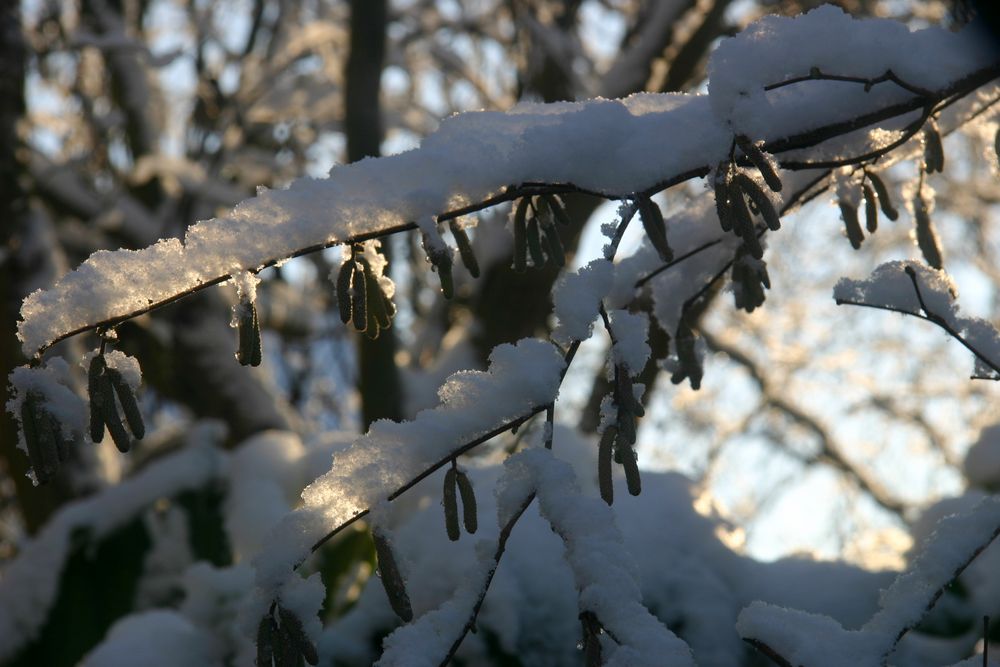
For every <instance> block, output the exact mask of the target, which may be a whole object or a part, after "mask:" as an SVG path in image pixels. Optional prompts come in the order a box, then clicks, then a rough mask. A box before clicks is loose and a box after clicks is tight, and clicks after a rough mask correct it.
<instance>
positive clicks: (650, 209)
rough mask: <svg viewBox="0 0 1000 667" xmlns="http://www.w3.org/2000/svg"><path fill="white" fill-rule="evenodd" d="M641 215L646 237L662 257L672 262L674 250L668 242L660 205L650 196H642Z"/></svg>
mask: <svg viewBox="0 0 1000 667" xmlns="http://www.w3.org/2000/svg"><path fill="white" fill-rule="evenodd" d="M639 215H640V216H642V228H643V229H644V230H645V231H646V237H647V238H649V242H650V243H651V244H652V246H653V247H654V248H655V249H656V252H657V254H659V255H660V259H662V260H663V261H664V262H672V261H673V259H674V252H673V250H671V248H670V243H668V242H667V224H666V222H664V220H663V213H662V212H661V211H660V207H659V206H657V204H656V202H654V201H653V200H652V199H650V198H649V197H640V198H639Z"/></svg>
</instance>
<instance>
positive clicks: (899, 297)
mask: <svg viewBox="0 0 1000 667" xmlns="http://www.w3.org/2000/svg"><path fill="white" fill-rule="evenodd" d="M908 271H912V272H913V274H914V276H915V278H916V280H917V284H918V285H919V287H920V296H921V297H923V300H924V303H925V304H926V306H927V308H928V309H929V310H930V315H933V316H936V317H940V318H941V319H942V320H943V321H944V322H945V323H946V324H948V326H950V327H951V328H952V330H954V331H955V332H956V333H957V334H958V335H960V336H962V338H963V339H964V340H965V341H966V342H968V343H969V345H970V346H971V347H972V348H973V349H975V350H976V352H977V353H978V354H977V355H976V367H975V373H976V374H977V375H980V376H983V377H997V372H996V371H995V370H994V369H993V368H992V367H991V366H990V363H992V364H994V365H1000V332H998V331H997V329H996V328H995V327H994V326H993V325H992V324H991V323H990V322H988V321H986V320H984V319H982V318H978V317H964V316H962V315H961V313H960V310H959V307H958V304H957V302H956V299H957V298H958V291H957V289H956V288H955V284H954V282H952V280H951V278H950V277H949V276H948V275H947V274H946V273H945V272H943V271H939V270H936V269H932V268H931V267H929V266H926V265H925V264H921V263H920V262H913V261H893V262H886V263H884V264H881V265H879V266H878V268H876V269H875V270H874V271H873V272H872V274H871V276H870V277H869V278H867V279H864V280H854V279H850V278H841V279H840V281H838V282H837V284H836V286H835V287H834V289H833V296H834V298H835V299H836V300H837V302H838V303H847V304H868V305H872V306H878V307H883V308H888V309H891V310H898V311H900V312H904V313H909V314H912V315H922V314H924V313H923V311H922V309H921V307H920V300H919V298H918V297H917V291H916V289H914V286H913V279H911V277H910V275H909V273H908ZM980 355H982V357H980ZM987 360H988V362H990V363H987Z"/></svg>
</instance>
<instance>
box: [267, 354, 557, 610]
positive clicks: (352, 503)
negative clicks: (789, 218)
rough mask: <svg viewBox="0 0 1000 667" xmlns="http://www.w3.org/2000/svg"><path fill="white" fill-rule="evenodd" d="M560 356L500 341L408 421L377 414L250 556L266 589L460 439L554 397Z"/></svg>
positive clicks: (469, 438) (481, 432) (474, 435)
mask: <svg viewBox="0 0 1000 667" xmlns="http://www.w3.org/2000/svg"><path fill="white" fill-rule="evenodd" d="M564 367H565V363H564V361H563V358H562V355H561V354H559V351H558V350H557V349H556V347H555V346H554V345H552V344H551V343H545V342H542V341H538V340H534V339H525V340H522V341H520V342H519V343H517V345H500V346H497V347H496V348H494V350H493V353H492V354H491V355H490V366H489V369H488V370H487V371H485V372H483V371H461V372H459V373H455V374H453V375H452V376H451V377H450V378H449V379H448V380H447V381H446V382H445V383H444V384H443V385H442V386H441V388H440V389H439V390H438V396H439V398H440V399H441V405H440V406H438V407H436V408H433V409H429V410H424V411H422V412H420V413H418V414H417V416H416V418H415V419H413V420H412V421H407V422H401V423H397V422H393V421H389V420H381V421H378V422H376V423H375V424H373V425H372V427H371V429H370V430H369V431H368V433H367V434H366V435H364V436H362V437H361V438H359V439H358V440H356V441H355V442H354V444H353V445H351V446H350V447H349V448H347V449H345V450H343V451H341V452H338V453H337V454H336V455H335V456H334V459H333V466H332V468H331V469H330V471H329V472H327V473H326V474H325V475H323V476H321V477H319V478H318V479H317V480H316V481H314V482H313V483H312V484H310V485H309V486H308V487H306V489H305V490H304V491H303V492H302V499H303V501H304V505H303V506H302V507H301V508H300V509H298V510H296V511H295V512H293V513H291V514H289V515H288V516H286V517H285V519H283V520H282V521H281V523H280V524H278V526H276V527H275V529H274V531H272V533H271V535H270V537H269V539H268V540H267V542H268V546H267V547H266V548H265V549H264V550H263V551H262V552H261V553H260V554H258V556H257V557H256V558H255V560H254V565H255V567H256V569H257V583H258V586H260V587H261V589H263V590H264V591H265V592H266V591H267V590H268V589H272V588H275V587H277V586H280V585H281V583H282V582H284V581H285V580H286V579H287V578H288V577H291V576H296V575H294V574H293V567H294V566H295V564H296V563H298V562H299V561H300V560H301V559H302V558H304V557H305V556H306V555H308V553H309V547H310V546H311V545H312V544H313V543H314V542H315V541H316V540H318V539H319V538H321V537H322V536H323V535H324V534H326V533H327V531H329V530H331V529H333V528H335V527H337V526H339V525H341V524H343V523H344V522H346V521H348V520H350V519H352V518H353V517H355V516H356V515H357V514H359V513H360V512H363V511H365V510H367V509H369V508H371V507H372V506H373V505H375V504H376V503H378V502H379V501H382V500H385V499H386V498H387V497H388V496H389V495H390V494H392V492H394V491H395V490H397V489H399V488H400V487H402V486H403V485H404V484H406V483H407V482H408V481H410V480H412V479H413V478H414V477H416V476H417V475H418V474H419V473H421V472H422V471H424V470H426V469H427V468H428V467H430V466H431V465H433V464H434V463H436V462H438V461H440V460H441V459H443V458H445V457H447V456H448V454H449V453H451V452H454V451H455V450H457V449H458V448H459V447H461V446H462V445H464V444H466V443H468V442H470V441H472V440H474V439H476V438H478V437H480V436H483V435H485V434H486V433H489V432H490V431H492V430H494V429H496V428H497V427H499V426H502V425H503V424H505V423H508V422H510V421H512V420H514V419H516V418H518V417H521V416H524V415H526V414H528V413H529V412H530V411H532V410H535V409H537V408H540V407H542V406H544V405H547V404H548V403H551V402H552V401H553V400H555V397H556V394H557V393H558V391H559V383H560V378H561V373H562V371H563V369H564Z"/></svg>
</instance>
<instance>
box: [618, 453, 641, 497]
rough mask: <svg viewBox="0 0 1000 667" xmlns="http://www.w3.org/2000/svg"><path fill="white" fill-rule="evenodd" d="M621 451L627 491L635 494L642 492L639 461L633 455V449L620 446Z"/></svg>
mask: <svg viewBox="0 0 1000 667" xmlns="http://www.w3.org/2000/svg"><path fill="white" fill-rule="evenodd" d="M622 449H624V451H622V452H621V459H622V468H624V469H625V483H626V485H627V486H628V492H629V493H630V494H632V495H633V496H637V495H639V494H640V493H641V492H642V481H641V480H640V479H639V462H638V461H637V460H636V457H635V450H633V449H632V448H631V447H624V448H622Z"/></svg>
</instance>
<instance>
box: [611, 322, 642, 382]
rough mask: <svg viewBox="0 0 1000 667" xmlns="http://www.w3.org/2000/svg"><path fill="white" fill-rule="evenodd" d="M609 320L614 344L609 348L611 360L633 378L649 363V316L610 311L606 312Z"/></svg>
mask: <svg viewBox="0 0 1000 667" xmlns="http://www.w3.org/2000/svg"><path fill="white" fill-rule="evenodd" d="M608 319H609V320H611V331H613V332H614V337H615V343H614V345H613V346H612V347H611V359H612V361H613V362H614V363H615V364H622V365H624V366H625V368H626V369H628V371H629V375H630V376H632V377H635V376H636V375H638V374H639V373H641V372H642V369H643V368H645V367H646V362H647V361H649V354H650V350H649V343H647V342H646V340H647V337H648V334H649V316H648V315H646V313H630V312H628V311H627V310H612V311H609V312H608Z"/></svg>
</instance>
